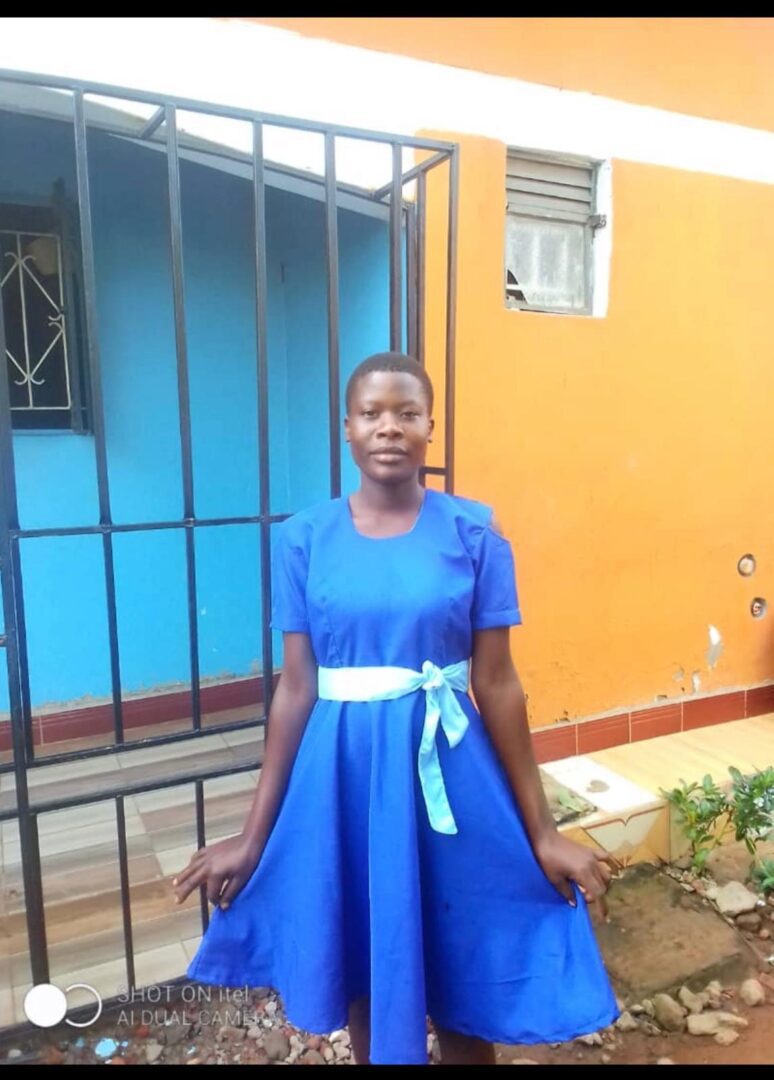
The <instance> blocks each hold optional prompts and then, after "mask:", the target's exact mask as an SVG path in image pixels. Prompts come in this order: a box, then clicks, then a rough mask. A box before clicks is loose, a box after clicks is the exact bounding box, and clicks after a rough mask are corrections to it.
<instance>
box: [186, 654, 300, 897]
mask: <svg viewBox="0 0 774 1080" xmlns="http://www.w3.org/2000/svg"><path fill="white" fill-rule="evenodd" d="M283 640H284V653H285V656H284V662H283V667H282V674H281V675H280V679H279V682H278V684H277V689H276V690H275V692H274V697H273V698H272V702H271V710H270V712H269V718H268V720H269V722H268V728H267V736H266V745H265V747H264V755H263V764H262V766H261V772H260V776H259V778H258V786H257V788H256V792H255V798H254V799H253V804H252V806H251V808H250V812H249V814H248V816H247V820H246V821H245V824H244V827H243V828H242V832H241V833H240V834H239V835H238V836H235V837H231V838H229V839H228V840H222V841H220V843H217V844H213V845H212V846H210V847H205V848H200V850H199V851H197V852H196V854H195V855H194V856H193V857H192V858H191V861H190V863H189V864H188V866H187V867H186V868H185V870H183V871H182V872H181V873H180V874H178V875H177V877H176V878H174V879H173V882H172V884H173V885H174V887H175V890H176V893H177V902H178V903H182V902H183V901H184V900H185V899H186V897H187V896H189V895H190V893H191V892H193V890H194V889H196V888H198V887H199V886H200V885H203V884H204V885H206V886H207V896H208V899H209V901H210V903H212V904H219V905H220V906H221V907H223V908H225V907H228V904H229V903H230V902H231V900H232V899H233V897H234V896H236V894H237V893H238V892H239V890H240V889H241V888H242V886H243V885H244V884H245V883H246V882H247V880H248V878H249V877H250V875H251V874H252V872H253V871H254V870H255V867H256V866H257V865H258V862H259V861H260V858H261V855H262V854H263V849H264V847H265V845H266V841H267V840H268V838H269V836H270V834H271V831H272V829H273V828H274V823H275V821H276V818H277V814H278V812H279V808H280V805H281V803H282V799H283V797H284V794H285V790H286V788H287V784H288V779H289V777H290V772H291V769H292V768H293V763H294V762H295V760H296V754H297V753H298V747H299V745H300V743H301V738H302V736H303V734H304V730H305V728H306V723H307V720H308V719H309V715H310V713H311V711H312V708H313V706H314V703H315V701H316V700H317V663H316V661H315V658H314V653H313V651H312V645H311V641H310V639H309V635H308V634H301V633H292V634H291V633H286V634H284V635H283Z"/></svg>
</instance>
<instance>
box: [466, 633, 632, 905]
mask: <svg viewBox="0 0 774 1080" xmlns="http://www.w3.org/2000/svg"><path fill="white" fill-rule="evenodd" d="M508 636H509V634H508V627H507V626H505V627H496V628H494V629H490V630H476V631H474V634H473V657H472V664H471V688H472V690H473V694H474V697H475V699H476V704H477V705H478V710H479V712H480V714H481V719H482V720H483V722H484V725H485V726H486V729H487V731H488V733H489V736H490V738H491V740H492V743H493V745H494V747H495V750H496V751H497V754H498V757H499V758H500V761H501V762H502V764H503V768H504V769H505V772H506V775H507V776H508V780H509V782H510V785H511V789H512V791H513V793H514V795H515V797H516V800H517V802H518V804H519V807H520V808H521V812H522V816H523V818H524V824H525V827H526V830H527V834H528V836H529V840H530V843H531V845H532V849H533V851H534V852H535V857H536V858H537V860H538V862H539V863H540V864H541V866H542V867H543V870H544V872H545V874H546V876H547V877H548V879H549V880H550V881H551V882H552V883H553V884H554V885H555V886H556V888H557V889H558V890H559V892H561V893H562V895H563V896H565V897H566V899H567V900H568V901H569V902H570V903H574V893H573V890H572V886H571V884H570V881H573V880H574V881H576V882H577V883H578V885H579V886H580V887H581V889H582V891H583V892H584V893H585V895H586V899H587V900H589V901H593V900H597V899H599V898H600V897H601V896H602V895H603V894H604V892H605V891H606V889H607V885H608V882H609V880H610V876H611V872H610V868H609V867H608V866H606V865H605V862H606V861H608V860H609V856H607V855H606V854H605V853H603V852H595V851H592V850H591V849H590V848H586V847H584V846H583V845H582V844H576V843H575V842H574V841H571V840H568V839H566V838H565V837H563V836H562V835H561V833H560V832H559V830H558V829H557V827H556V822H555V821H554V819H553V816H552V814H551V811H550V809H549V806H548V800H547V799H546V796H545V792H544V791H543V784H542V782H541V779H540V772H539V771H538V767H537V763H536V761H535V755H534V752H533V749H532V737H531V734H530V730H529V725H528V723H527V707H526V702H525V699H524V691H523V689H522V686H521V681H520V679H519V676H518V674H517V673H516V668H515V667H514V665H513V660H512V659H511V653H510V648H509V644H508Z"/></svg>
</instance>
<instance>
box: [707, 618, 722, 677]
mask: <svg viewBox="0 0 774 1080" xmlns="http://www.w3.org/2000/svg"><path fill="white" fill-rule="evenodd" d="M709 642H710V643H709V648H708V649H707V667H709V668H714V667H715V665H716V664H717V662H718V660H719V659H720V654H721V653H722V652H723V638H722V637H721V634H720V631H719V630H718V628H717V627H716V626H710V628H709Z"/></svg>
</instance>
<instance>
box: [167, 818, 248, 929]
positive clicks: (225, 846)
mask: <svg viewBox="0 0 774 1080" xmlns="http://www.w3.org/2000/svg"><path fill="white" fill-rule="evenodd" d="M260 857H261V855H260V852H259V851H258V850H257V849H256V847H255V845H254V844H251V843H250V842H249V841H247V840H245V838H244V836H241V835H240V836H232V837H230V838H229V839H228V840H221V841H220V843H218V844H213V845H212V846H211V847H204V848H200V849H199V850H198V851H197V852H196V854H195V855H193V856H192V858H191V861H190V862H189V864H188V866H186V868H185V870H183V871H181V873H179V874H178V875H177V877H174V878H173V879H172V884H173V886H174V888H175V892H176V893H177V899H176V902H177V903H178V904H182V903H183V901H184V900H185V899H186V898H187V897H188V896H190V894H191V893H192V892H193V891H194V889H198V887H199V886H200V885H205V886H206V888H207V899H208V900H209V902H210V903H211V904H215V905H217V906H219V907H221V908H223V909H224V910H225V909H226V908H227V907H228V906H229V904H230V903H231V901H232V900H233V899H234V897H235V896H236V894H237V893H238V892H239V891H240V889H242V887H243V886H244V885H245V883H246V882H247V881H248V879H249V878H250V875H251V874H252V873H253V871H254V870H255V868H256V866H257V865H258V862H259V860H260Z"/></svg>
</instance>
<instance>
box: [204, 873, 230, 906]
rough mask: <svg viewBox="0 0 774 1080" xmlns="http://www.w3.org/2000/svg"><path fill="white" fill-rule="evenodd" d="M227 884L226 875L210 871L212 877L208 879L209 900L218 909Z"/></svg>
mask: <svg viewBox="0 0 774 1080" xmlns="http://www.w3.org/2000/svg"><path fill="white" fill-rule="evenodd" d="M225 882H226V875H225V874H224V873H219V874H215V873H213V872H212V871H210V875H209V877H208V878H207V899H208V900H209V902H210V903H211V904H212V906H213V907H217V905H218V902H219V900H220V894H221V893H222V891H223V886H224V884H225Z"/></svg>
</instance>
